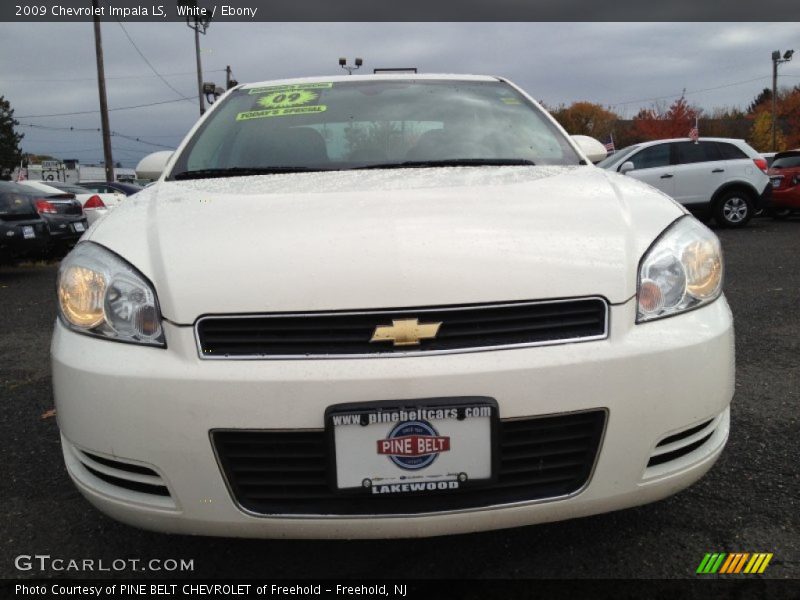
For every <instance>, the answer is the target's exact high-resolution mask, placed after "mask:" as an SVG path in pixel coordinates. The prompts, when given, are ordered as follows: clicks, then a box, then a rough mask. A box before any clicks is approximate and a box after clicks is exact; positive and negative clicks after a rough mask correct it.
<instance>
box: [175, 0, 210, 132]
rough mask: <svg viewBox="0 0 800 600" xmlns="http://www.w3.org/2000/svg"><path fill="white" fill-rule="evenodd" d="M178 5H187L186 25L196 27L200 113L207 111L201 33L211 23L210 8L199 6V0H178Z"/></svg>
mask: <svg viewBox="0 0 800 600" xmlns="http://www.w3.org/2000/svg"><path fill="white" fill-rule="evenodd" d="M178 6H186V7H188V10H187V11H186V25H188V26H189V28H190V29H194V52H195V57H196V59H197V98H198V99H199V101H200V115H201V116H202V114H203V113H204V112H206V105H205V102H204V100H203V66H202V64H201V63H200V34H201V33H202V34H203V35H205V33H206V31H207V30H208V26H209V25H210V23H211V15H209V14H208V9H206V8H201V7H198V6H197V0H178Z"/></svg>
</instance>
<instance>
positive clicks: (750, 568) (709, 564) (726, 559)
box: [696, 552, 773, 575]
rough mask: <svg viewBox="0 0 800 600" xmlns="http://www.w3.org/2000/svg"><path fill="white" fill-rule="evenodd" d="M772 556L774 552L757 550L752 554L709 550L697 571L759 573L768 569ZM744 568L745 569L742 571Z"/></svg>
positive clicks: (709, 573)
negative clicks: (712, 551)
mask: <svg viewBox="0 0 800 600" xmlns="http://www.w3.org/2000/svg"><path fill="white" fill-rule="evenodd" d="M772 557H773V554H772V553H767V552H757V553H755V554H750V553H749V552H732V553H730V554H727V553H725V552H714V553H711V552H708V553H706V555H705V556H704V557H703V560H702V561H700V565H699V566H698V567H697V571H696V573H698V574H702V575H713V574H716V573H719V574H720V575H723V574H724V575H730V574H739V573H746V574H759V573H763V572H764V571H765V570H766V568H767V565H768V564H769V562H770V561H771V560H772ZM745 565H747V566H745ZM742 569H744V571H742Z"/></svg>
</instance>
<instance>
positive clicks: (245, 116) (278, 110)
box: [236, 83, 333, 121]
mask: <svg viewBox="0 0 800 600" xmlns="http://www.w3.org/2000/svg"><path fill="white" fill-rule="evenodd" d="M332 86H333V84H332V83H310V84H300V85H279V86H273V87H268V88H258V89H257V90H250V93H251V94H252V93H253V92H256V91H257V92H258V93H259V94H260V97H259V98H258V99H257V100H256V101H255V106H254V107H253V109H254V110H249V111H245V112H240V113H239V114H238V115H236V120H237V121H249V120H251V119H263V118H265V117H289V116H296V115H306V114H310V113H321V112H325V111H326V110H327V109H328V107H327V105H325V104H314V103H315V102H319V101H320V94H321V93H322V90H324V89H327V88H330V87H332Z"/></svg>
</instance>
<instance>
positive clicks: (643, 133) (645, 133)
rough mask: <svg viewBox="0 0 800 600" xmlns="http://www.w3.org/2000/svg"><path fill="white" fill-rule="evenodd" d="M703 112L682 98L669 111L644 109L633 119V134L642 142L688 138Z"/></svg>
mask: <svg viewBox="0 0 800 600" xmlns="http://www.w3.org/2000/svg"><path fill="white" fill-rule="evenodd" d="M701 113H702V110H701V109H699V108H697V107H694V106H690V105H689V103H688V102H687V101H686V98H684V97H683V96H681V97H680V98H678V99H677V100H675V102H673V103H672V104H671V105H670V107H669V108H668V109H667V110H665V111H664V110H659V109H658V108H657V107H654V108H643V109H642V110H640V111H639V113H638V114H637V115H636V116H635V117H634V118H633V134H634V135H635V136H636V137H637V138H638V139H639V140H640V141H649V140H662V139H666V138H681V137H688V136H689V130H690V129H691V128H692V127H694V124H695V119H696V118H698V117H699V116H700V114H701Z"/></svg>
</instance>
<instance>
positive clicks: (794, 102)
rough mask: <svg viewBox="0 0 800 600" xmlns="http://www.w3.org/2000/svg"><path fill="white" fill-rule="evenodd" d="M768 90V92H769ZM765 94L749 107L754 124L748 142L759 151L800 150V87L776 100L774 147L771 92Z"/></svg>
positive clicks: (783, 91)
mask: <svg viewBox="0 0 800 600" xmlns="http://www.w3.org/2000/svg"><path fill="white" fill-rule="evenodd" d="M766 91H767V90H765V92H766ZM765 92H762V93H761V94H759V96H757V97H756V99H755V100H754V101H753V102H751V103H750V106H749V107H748V108H749V109H750V110H749V114H748V115H747V116H748V118H749V119H751V120H752V122H753V124H752V126H751V128H750V134H749V135H748V137H747V141H748V142H749V144H750V145H751V146H753V148H755V149H756V150H758V151H760V152H780V151H781V150H786V149H788V148H798V147H800V86H795V87H794V88H790V89H782V90H779V91H778V94H777V97H776V98H775V105H776V112H777V114H776V119H775V125H776V127H775V147H774V148H773V146H772V93H771V92H770V94H768V95H767V94H765Z"/></svg>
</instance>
